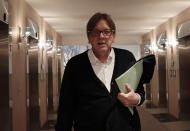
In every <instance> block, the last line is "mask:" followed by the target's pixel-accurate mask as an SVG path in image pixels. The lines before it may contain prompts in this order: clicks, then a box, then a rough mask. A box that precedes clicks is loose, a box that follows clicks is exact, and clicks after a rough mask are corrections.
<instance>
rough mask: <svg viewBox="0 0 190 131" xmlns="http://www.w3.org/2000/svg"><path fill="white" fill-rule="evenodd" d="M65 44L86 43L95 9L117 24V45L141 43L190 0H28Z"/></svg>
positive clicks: (188, 3) (186, 6) (186, 5)
mask: <svg viewBox="0 0 190 131" xmlns="http://www.w3.org/2000/svg"><path fill="white" fill-rule="evenodd" d="M26 1H27V2H28V3H29V4H30V5H31V6H32V7H33V8H34V9H35V10H36V11H37V13H38V14H39V15H40V16H42V17H43V18H44V19H45V21H47V22H48V23H49V24H50V25H51V26H52V27H53V28H54V29H55V30H56V31H57V32H59V33H60V34H62V35H63V42H64V43H63V44H87V43H88V41H87V38H86V32H85V31H86V24H87V22H88V20H89V18H90V17H91V16H92V15H93V14H94V13H96V12H105V13H108V14H110V15H111V16H112V18H113V20H114V21H115V23H116V28H117V32H116V33H117V36H116V43H117V44H141V36H142V35H143V34H145V33H147V32H150V31H151V30H152V29H154V28H155V27H157V26H158V25H160V24H162V23H164V22H165V21H167V20H168V19H169V18H171V17H174V16H176V15H177V14H179V13H180V12H181V11H183V10H184V9H186V8H188V7H190V0H26Z"/></svg>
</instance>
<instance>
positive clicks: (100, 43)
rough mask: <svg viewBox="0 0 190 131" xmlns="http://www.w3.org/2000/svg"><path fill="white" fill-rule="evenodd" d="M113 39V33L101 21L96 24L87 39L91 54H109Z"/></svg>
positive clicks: (105, 23) (103, 21) (104, 22)
mask: <svg viewBox="0 0 190 131" xmlns="http://www.w3.org/2000/svg"><path fill="white" fill-rule="evenodd" d="M114 39H115V35H114V33H113V31H112V30H111V29H110V27H109V26H108V24H107V22H106V21H105V20H103V19H101V20H100V21H99V22H98V23H97V24H96V26H95V27H94V29H93V30H92V32H90V34H89V37H88V40H89V43H90V44H91V45H92V50H93V52H94V53H95V54H98V55H101V54H104V53H109V52H110V50H111V45H112V43H113V42H114Z"/></svg>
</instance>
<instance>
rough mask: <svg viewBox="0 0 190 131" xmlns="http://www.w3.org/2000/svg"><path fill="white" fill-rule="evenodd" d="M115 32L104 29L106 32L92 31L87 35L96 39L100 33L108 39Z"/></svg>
mask: <svg viewBox="0 0 190 131" xmlns="http://www.w3.org/2000/svg"><path fill="white" fill-rule="evenodd" d="M114 32H115V30H112V29H106V30H102V31H101V30H92V31H88V33H89V35H92V36H95V37H98V36H100V34H101V33H102V34H103V36H105V37H108V36H111V35H112V34H113V33H114Z"/></svg>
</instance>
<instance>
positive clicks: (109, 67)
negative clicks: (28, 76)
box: [88, 48, 141, 105]
mask: <svg viewBox="0 0 190 131" xmlns="http://www.w3.org/2000/svg"><path fill="white" fill-rule="evenodd" d="M88 58H89V60H90V63H91V65H92V68H93V70H94V72H95V74H96V76H97V77H98V78H99V79H100V80H101V81H102V82H103V83H104V85H105V86H106V88H107V90H108V91H109V92H110V90H111V87H110V84H111V79H112V75H113V69H114V64H115V53H114V50H113V48H112V49H111V52H110V54H109V56H108V59H107V62H106V63H102V62H100V60H99V59H98V58H96V56H95V55H94V53H93V51H92V49H90V50H89V51H88ZM136 94H137V96H138V97H139V102H138V104H140V101H141V96H140V95H139V94H138V93H136ZM138 104H137V105H138Z"/></svg>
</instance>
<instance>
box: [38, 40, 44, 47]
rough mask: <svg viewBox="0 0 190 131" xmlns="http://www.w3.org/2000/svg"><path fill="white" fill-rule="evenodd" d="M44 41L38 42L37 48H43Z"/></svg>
mask: <svg viewBox="0 0 190 131" xmlns="http://www.w3.org/2000/svg"><path fill="white" fill-rule="evenodd" d="M44 43H45V42H44V41H43V40H40V42H39V43H38V46H39V48H43V47H44Z"/></svg>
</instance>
